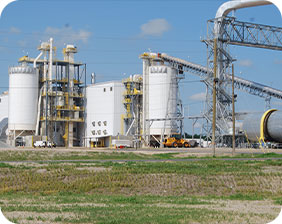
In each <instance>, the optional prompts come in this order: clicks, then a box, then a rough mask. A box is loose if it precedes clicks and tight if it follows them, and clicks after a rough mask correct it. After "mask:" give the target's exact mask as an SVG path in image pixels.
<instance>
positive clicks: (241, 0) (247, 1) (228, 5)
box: [214, 0, 272, 38]
mask: <svg viewBox="0 0 282 224" xmlns="http://www.w3.org/2000/svg"><path fill="white" fill-rule="evenodd" d="M270 4H272V3H271V2H269V1H266V0H234V1H229V2H225V3H223V4H222V5H221V6H220V7H219V8H218V10H217V12H216V15H215V18H216V19H219V18H220V20H222V17H224V16H227V15H228V13H229V12H231V11H232V10H236V9H243V8H250V7H254V6H260V5H270ZM219 26H220V25H219V23H218V21H215V23H214V36H215V38H219V36H220V27H219Z"/></svg>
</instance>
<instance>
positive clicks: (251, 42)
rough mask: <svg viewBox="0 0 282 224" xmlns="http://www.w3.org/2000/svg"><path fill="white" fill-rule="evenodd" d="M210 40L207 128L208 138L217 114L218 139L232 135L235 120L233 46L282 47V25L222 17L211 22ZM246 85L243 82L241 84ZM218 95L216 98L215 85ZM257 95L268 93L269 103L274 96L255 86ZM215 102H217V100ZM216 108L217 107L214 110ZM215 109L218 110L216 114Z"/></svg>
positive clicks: (216, 128)
mask: <svg viewBox="0 0 282 224" xmlns="http://www.w3.org/2000/svg"><path fill="white" fill-rule="evenodd" d="M207 25H208V26H207V39H206V40H203V42H204V43H205V44H206V46H207V71H208V73H207V78H206V79H205V83H206V85H207V97H206V112H205V114H204V116H205V117H206V119H207V121H208V122H207V125H206V126H205V127H204V129H205V131H206V132H207V135H208V137H210V136H211V135H212V124H213V122H212V120H213V116H214V115H215V133H216V139H215V142H216V143H217V144H218V143H220V142H222V137H223V136H224V135H227V134H229V130H230V128H231V126H230V124H231V121H232V110H231V102H232V97H231V91H230V90H231V85H230V84H231V82H230V66H231V64H232V62H233V61H234V60H233V59H232V57H231V55H230V53H229V50H228V47H229V45H240V46H246V47H256V48H264V49H270V50H279V51H281V50H282V28H280V27H274V26H268V25H261V24H254V23H247V22H240V21H237V20H236V19H235V18H233V17H226V16H224V17H219V18H216V19H212V20H209V21H208V24H207ZM241 84H243V85H241ZM246 86H247V85H244V83H240V82H236V81H235V87H237V88H245V87H246ZM214 87H215V93H216V97H215V98H214V99H212V97H211V96H212V95H213V94H212V93H213V88H214ZM251 90H252V91H254V92H256V94H257V95H260V96H265V100H266V102H268V103H269V101H270V99H271V96H269V95H268V94H265V93H266V92H267V91H268V90H269V89H267V88H262V89H261V88H251ZM214 101H215V102H214ZM214 107H216V110H215V111H213V109H214ZM214 112H215V113H214Z"/></svg>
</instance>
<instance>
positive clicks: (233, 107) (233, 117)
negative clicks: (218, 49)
mask: <svg viewBox="0 0 282 224" xmlns="http://www.w3.org/2000/svg"><path fill="white" fill-rule="evenodd" d="M232 128H233V136H232V156H234V154H235V99H234V64H232Z"/></svg>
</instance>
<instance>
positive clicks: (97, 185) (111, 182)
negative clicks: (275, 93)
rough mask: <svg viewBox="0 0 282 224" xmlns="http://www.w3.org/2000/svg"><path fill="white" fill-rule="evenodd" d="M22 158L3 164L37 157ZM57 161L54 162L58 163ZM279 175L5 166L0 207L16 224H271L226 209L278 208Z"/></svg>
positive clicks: (217, 167) (242, 165) (238, 164)
mask: <svg viewBox="0 0 282 224" xmlns="http://www.w3.org/2000/svg"><path fill="white" fill-rule="evenodd" d="M1 153H2V152H1ZM1 153H0V154H1ZM22 153H23V154H22V155H20V153H18V152H17V153H15V157H13V153H10V154H9V155H8V157H6V158H10V159H11V160H14V159H19V158H20V157H22V158H24V159H26V160H30V158H33V157H35V155H36V153H33V154H31V155H27V154H26V153H25V152H22ZM44 153H45V152H42V151H40V153H39V156H38V158H40V160H41V159H43V160H44V159H46V157H47V158H48V155H46V154H44ZM1 155H3V154H1ZM175 155H177V154H175V153H174V154H159V155H149V156H148V155H140V154H136V155H135V154H133V153H128V154H127V153H105V154H104V155H103V153H96V152H95V153H94V152H93V153H92V152H91V153H90V154H89V153H86V154H85V155H82V154H79V153H77V152H75V153H74V154H67V153H66V154H63V156H65V157H64V158H68V159H69V158H77V157H76V156H80V157H79V158H80V159H81V158H83V156H90V157H91V158H101V159H105V158H118V159H121V158H127V159H128V158H131V159H132V158H135V159H140V158H141V157H142V158H154V159H155V158H161V159H167V158H172V157H173V156H175ZM60 156H61V155H60ZM60 156H57V157H54V155H53V157H52V158H56V159H58V158H60V159H61V158H62V157H60ZM244 156H245V155H244ZM255 156H257V157H260V158H269V157H275V155H273V154H268V155H255ZM49 157H51V156H49ZM281 167H282V160H264V161H223V160H217V159H205V160H200V161H186V162H172V161H170V162H123V163H115V162H104V163H99V162H95V163H94V162H75V163H35V164H33V163H31V164H30V163H26V164H25V163H23V164H14V165H9V164H7V163H0V206H1V209H2V211H3V212H4V214H5V212H7V213H8V214H10V215H11V216H10V218H11V219H10V220H14V222H16V223H27V221H33V222H36V221H37V222H46V223H54V222H57V223H209V222H210V223H243V222H244V223H248V222H249V223H257V220H262V221H264V222H262V223H267V221H268V222H269V221H271V220H273V219H274V218H275V215H274V214H260V213H258V212H256V210H254V211H253V212H251V213H249V214H247V213H244V211H241V210H240V209H238V210H236V211H231V210H230V211H229V210H228V209H227V210H224V208H225V206H226V204H225V202H228V201H233V202H234V203H235V202H236V203H237V201H245V203H246V202H247V203H252V202H254V201H258V200H260V201H268V202H270V203H272V205H273V206H274V205H281V204H282V198H281V195H282V181H281V179H282V178H281V176H282V170H281ZM229 203H230V202H229ZM231 204H232V203H231ZM215 207H220V208H221V209H222V210H221V209H214V208H215ZM13 212H24V213H25V214H26V217H25V218H23V217H21V216H16V215H14V216H13V215H12V214H13ZM15 214H16V213H15ZM48 214H52V215H50V216H49V215H48ZM248 220H249V221H248Z"/></svg>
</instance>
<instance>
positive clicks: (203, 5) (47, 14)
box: [0, 0, 282, 132]
mask: <svg viewBox="0 0 282 224" xmlns="http://www.w3.org/2000/svg"><path fill="white" fill-rule="evenodd" d="M224 2H225V1H221V0H207V1H204V0H186V1H185V0H150V1H149V0H131V1H130V0H115V1H114V0H48V1H47V0H18V1H17V2H13V3H11V4H9V5H8V6H7V7H6V8H5V10H4V11H3V13H2V17H1V19H0V40H1V42H0V82H1V85H0V88H1V89H0V91H5V90H7V89H8V83H9V78H8V67H9V66H12V65H16V64H17V60H18V58H20V57H22V56H23V55H26V54H28V55H29V56H30V57H36V56H37V55H38V53H39V52H38V51H37V50H36V48H37V46H38V45H39V44H40V41H46V40H47V39H48V38H49V37H51V36H52V37H54V39H55V45H56V46H57V49H58V51H57V58H59V59H61V58H62V54H61V51H62V48H63V47H64V43H71V44H75V45H76V46H77V47H78V50H79V53H78V54H77V55H76V60H77V61H82V62H85V63H87V77H88V80H87V81H88V83H89V81H90V74H91V72H95V73H96V75H97V81H98V82H103V81H109V80H120V79H122V78H125V77H127V76H129V75H131V74H136V73H137V74H138V73H139V74H141V73H142V61H141V60H140V59H139V55H140V54H141V53H142V52H144V51H148V50H149V49H150V50H151V51H153V52H164V53H167V54H169V55H172V56H175V57H179V58H182V59H186V60H190V61H192V62H196V63H199V64H202V65H205V64H206V47H205V45H204V44H203V43H202V42H200V38H204V37H205V36H206V26H207V25H206V24H207V23H206V22H207V20H208V19H212V18H214V16H215V13H216V11H217V9H218V7H219V6H220V5H221V4H222V3H224ZM235 16H236V17H237V19H238V20H241V21H249V22H254V23H260V24H268V25H274V26H281V25H282V24H281V15H280V12H279V10H278V9H277V8H276V7H275V6H274V5H269V6H263V7H255V8H249V9H242V10H238V11H237V12H236V13H235ZM230 50H231V54H232V55H233V57H234V58H236V59H237V62H236V63H235V73H236V75H238V76H241V77H243V78H246V79H249V80H253V81H256V82H260V83H263V84H266V85H270V86H272V87H274V88H277V89H282V78H281V75H282V74H281V73H282V72H281V70H282V58H281V52H276V51H270V50H262V49H253V48H246V47H238V46H231V47H230ZM194 80H199V78H198V77H196V76H193V75H190V74H186V79H185V80H184V82H183V83H182V84H180V90H181V93H180V94H181V98H182V101H183V104H184V105H185V106H186V107H187V108H188V107H189V113H190V115H197V114H199V113H200V111H202V110H203V107H202V105H203V103H202V102H201V99H202V96H203V92H204V91H205V86H204V85H203V84H202V83H200V82H193V83H189V81H194ZM236 93H237V94H238V102H237V103H236V108H237V111H254V110H260V111H261V110H263V109H264V100H263V99H260V98H257V97H254V96H249V95H248V94H245V93H241V92H239V91H236ZM272 105H273V107H275V108H278V109H281V107H282V101H278V100H275V99H273V100H272ZM187 110H188V109H187ZM185 130H187V131H188V132H191V122H189V121H187V122H186V127H185ZM196 131H199V129H197V130H196Z"/></svg>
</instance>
